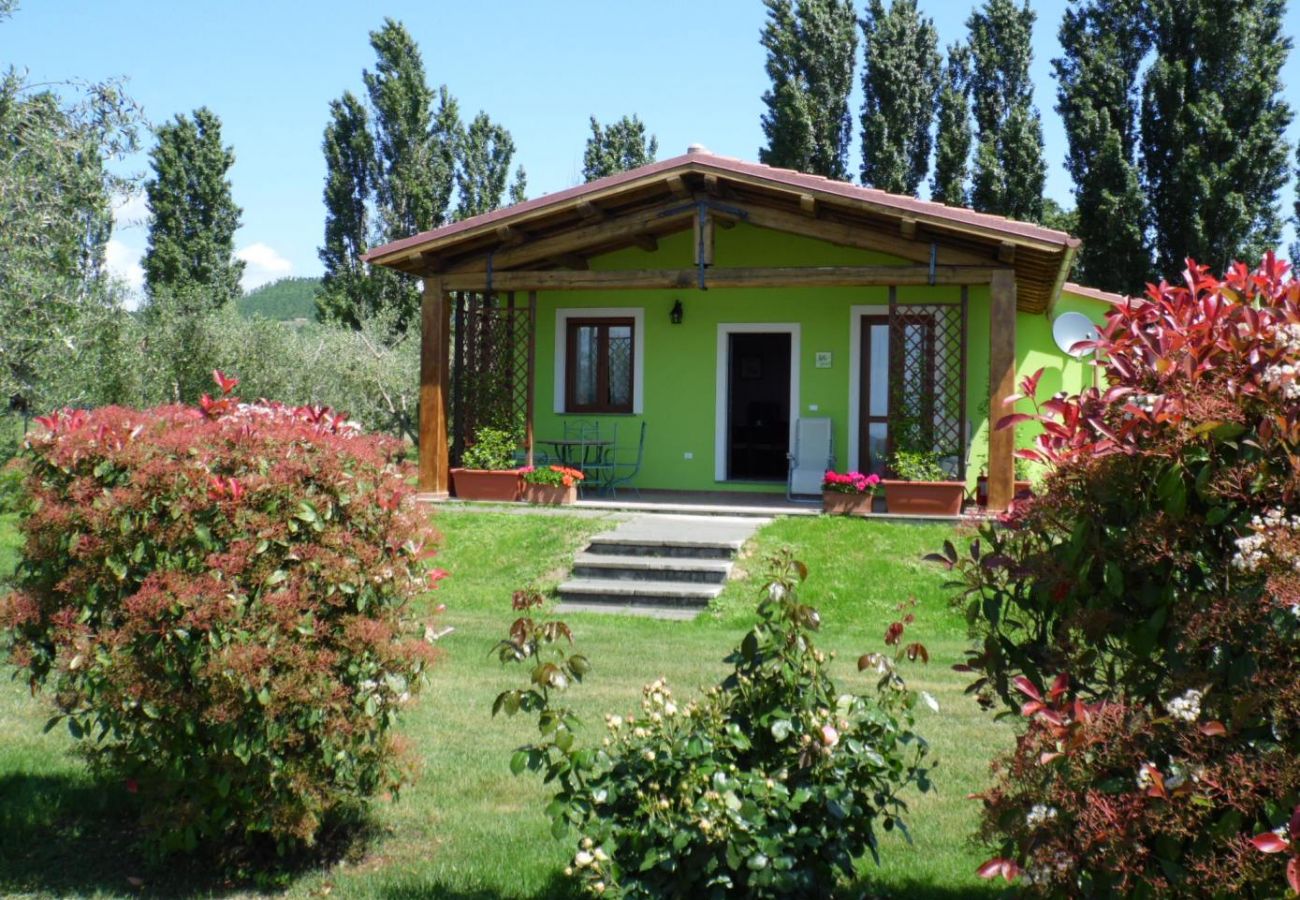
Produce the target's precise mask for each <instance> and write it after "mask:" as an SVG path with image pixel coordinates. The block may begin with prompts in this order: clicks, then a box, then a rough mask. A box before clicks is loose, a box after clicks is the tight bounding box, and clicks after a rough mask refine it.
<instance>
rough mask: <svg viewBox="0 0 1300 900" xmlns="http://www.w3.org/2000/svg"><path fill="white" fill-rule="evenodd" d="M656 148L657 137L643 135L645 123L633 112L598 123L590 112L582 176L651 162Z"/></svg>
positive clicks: (593, 177) (601, 175) (590, 178)
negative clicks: (589, 129) (631, 114)
mask: <svg viewBox="0 0 1300 900" xmlns="http://www.w3.org/2000/svg"><path fill="white" fill-rule="evenodd" d="M658 152H659V140H658V138H656V137H655V136H654V135H653V134H651V135H649V136H647V134H646V127H645V123H644V122H642V121H641V120H640V119H638V118H637V117H636V116H634V115H633V116H624V117H623V118H621V119H619V120H618V121H617V122H611V123H610V124H609V125H601V124H600V122H598V121H596V117H595V116H592V117H591V135H590V136H589V137H588V138H587V147H586V149H585V150H584V151H583V154H582V178H583V180H584V181H595V180H596V179H597V178H604V177H605V176H606V175H613V174H614V173H615V172H626V171H627V170H628V169H635V168H637V167H638V166H644V165H646V164H647V163H652V162H654V161H655V154H657V153H658ZM521 190H522V188H521Z"/></svg>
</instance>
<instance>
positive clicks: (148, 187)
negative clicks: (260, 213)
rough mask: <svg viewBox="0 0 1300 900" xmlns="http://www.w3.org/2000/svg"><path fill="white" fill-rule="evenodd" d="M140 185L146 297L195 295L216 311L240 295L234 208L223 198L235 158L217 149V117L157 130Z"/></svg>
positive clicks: (197, 115)
mask: <svg viewBox="0 0 1300 900" xmlns="http://www.w3.org/2000/svg"><path fill="white" fill-rule="evenodd" d="M155 134H156V136H157V143H156V144H155V145H154V148H153V150H152V151H150V154H149V161H150V165H151V166H152V168H153V175H152V176H151V177H150V178H149V180H148V181H146V182H145V197H146V199H147V200H148V203H149V246H148V248H147V249H146V250H145V255H144V260H143V266H144V281H145V286H146V287H147V288H148V291H149V295H150V296H158V295H161V294H163V293H174V294H175V293H191V292H192V293H194V294H195V295H197V294H199V293H202V294H203V296H205V297H206V298H207V299H208V301H209V302H210V303H213V304H214V305H217V306H224V305H225V304H226V303H228V302H230V301H232V300H235V299H236V298H238V297H239V296H240V293H241V292H240V289H239V278H240V276H241V275H242V274H243V271H244V263H243V261H242V260H239V259H236V258H235V255H234V254H235V231H236V230H237V229H238V228H239V216H240V213H241V210H240V208H239V207H238V206H236V205H235V201H234V199H233V198H232V197H231V195H230V179H229V178H228V177H227V176H228V175H229V172H230V167H231V166H232V165H234V163H235V154H234V152H233V151H232V150H231V149H230V148H229V147H223V146H222V144H221V120H220V119H219V118H217V116H216V114H215V113H213V112H212V111H211V110H210V109H208V108H207V107H201V108H199V109H196V110H195V111H194V112H193V113H192V114H191V115H190V116H189V117H186V116H183V115H178V116H177V117H176V119H175V120H174V121H172V122H168V123H166V124H164V125H161V126H159V127H158V129H157V131H156V132H155Z"/></svg>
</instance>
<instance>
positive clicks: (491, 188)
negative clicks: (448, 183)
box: [456, 112, 515, 219]
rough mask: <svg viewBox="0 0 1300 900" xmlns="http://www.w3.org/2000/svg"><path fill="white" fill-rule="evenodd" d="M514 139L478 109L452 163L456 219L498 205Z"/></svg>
mask: <svg viewBox="0 0 1300 900" xmlns="http://www.w3.org/2000/svg"><path fill="white" fill-rule="evenodd" d="M514 155H515V140H514V138H512V137H511V136H510V132H509V131H507V130H506V129H505V128H503V127H502V126H501V125H499V124H497V123H496V122H493V121H492V119H491V118H489V117H488V114H487V113H485V112H480V113H479V114H478V115H477V116H475V117H474V119H473V121H471V122H470V123H469V127H468V128H466V129H465V133H464V135H463V137H462V139H461V146H460V153H459V159H458V161H457V166H456V194H457V197H458V203H457V206H456V218H457V219H467V218H469V217H470V216H477V215H479V214H480V213H485V212H491V211H492V210H494V209H496V208H497V207H499V206H500V205H501V201H502V200H503V199H504V198H505V196H506V188H507V182H508V181H509V179H510V162H511V160H512V159H513V158H514Z"/></svg>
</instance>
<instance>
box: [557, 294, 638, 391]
mask: <svg viewBox="0 0 1300 900" xmlns="http://www.w3.org/2000/svg"><path fill="white" fill-rule="evenodd" d="M570 319H631V320H632V412H631V415H634V416H639V415H641V414H642V413H643V412H644V409H645V391H644V390H643V388H644V385H645V307H644V306H599V307H597V306H592V307H568V308H564V309H557V310H556V311H555V392H554V393H555V403H554V408H555V412H556V413H558V414H560V415H574V416H578V415H583V416H619V415H628V413H577V412H575V413H570V412H569V410H568V409H567V408H566V404H565V399H566V398H565V396H564V386H565V385H566V384H567V383H568V372H567V368H568V365H569V352H568V349H569V348H568V344H569V320H570Z"/></svg>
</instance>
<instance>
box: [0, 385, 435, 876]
mask: <svg viewBox="0 0 1300 900" xmlns="http://www.w3.org/2000/svg"><path fill="white" fill-rule="evenodd" d="M217 380H218V383H219V384H220V385H221V387H222V390H223V392H224V393H222V394H220V395H219V396H218V399H217V400H215V401H213V400H209V399H208V398H206V397H205V398H204V402H203V403H202V404H200V409H194V408H186V407H179V406H171V407H162V408H158V409H153V410H145V411H136V410H127V409H122V408H118V407H108V408H104V409H100V410H96V411H93V412H90V413H86V412H84V411H81V410H78V411H65V412H64V413H62V414H55V415H53V416H50V417H46V418H43V419H42V420H41V421H40V425H41V431H40V433H38V434H37V435H35V436H34V437H32V438H31V439H30V441H29V444H28V448H29V449H28V450H27V452H26V453H25V454H24V463H25V467H26V472H27V482H26V488H27V490H28V492H29V493H30V494H31V497H32V500H33V502H32V503H31V504H30V505H28V506H27V508H26V509H25V510H24V515H23V519H22V523H21V528H22V531H23V534H24V537H25V543H24V547H23V561H22V563H21V565H20V567H19V570H18V574H17V578H16V590H15V592H14V593H13V594H11V595H9V596H8V597H6V598H5V599H4V601H3V603H0V628H3V629H5V630H6V632H7V636H8V637H9V639H10V640H11V645H10V646H11V658H12V661H13V663H14V664H15V665H16V666H17V668H18V669H19V671H20V672H21V674H22V676H23V677H24V678H25V679H26V680H27V681H28V682H29V684H30V685H31V687H32V688H33V689H37V688H44V689H45V690H46V691H47V692H48V696H49V697H50V699H51V701H52V702H53V704H54V706H55V707H56V710H55V715H54V716H53V718H51V720H50V722H49V723H48V724H47V726H46V727H47V730H48V729H49V728H52V727H54V726H55V725H62V726H65V727H66V728H67V729H68V731H69V732H70V734H71V735H72V737H73V738H74V739H77V740H79V741H81V744H82V748H83V750H84V752H85V753H86V754H87V755H88V756H89V758H90V759H91V760H92V762H93V763H94V764H95V765H96V767H98V768H99V769H101V770H103V771H104V772H105V773H106V774H109V775H111V776H112V777H114V778H115V779H118V780H120V781H121V782H122V783H124V784H125V785H126V788H127V790H128V791H130V792H131V793H133V794H135V795H137V801H138V803H139V808H140V812H141V817H142V824H143V826H144V830H145V834H146V835H147V840H148V842H149V844H150V846H151V848H152V849H153V850H154V851H155V852H157V853H167V852H171V851H177V850H187V851H188V850H194V849H196V848H197V847H198V846H199V845H203V846H205V847H206V848H211V849H214V850H224V849H232V850H242V851H248V850H255V849H257V848H258V846H259V844H262V843H270V844H272V845H273V846H275V847H276V848H277V849H278V850H280V851H287V850H290V849H293V848H298V847H302V846H309V845H311V844H312V843H313V842H314V841H315V839H316V837H317V835H318V834H319V833H320V832H321V831H322V829H323V828H324V827H325V826H326V825H327V824H329V823H331V822H333V821H335V820H337V819H338V817H339V816H340V815H343V814H344V813H346V812H348V811H349V810H351V809H352V808H353V807H355V806H356V805H358V804H360V803H363V802H364V801H365V800H366V799H368V798H370V797H372V796H374V795H375V794H378V793H382V792H386V791H395V790H396V789H397V788H398V786H399V785H401V784H402V783H403V782H404V781H405V780H406V778H407V772H406V770H405V768H404V765H403V762H402V759H401V757H400V754H399V753H398V751H397V748H396V747H395V745H394V743H393V735H392V730H393V726H394V724H395V722H396V720H397V716H398V711H399V709H400V708H401V707H402V706H403V705H404V704H405V703H406V702H407V701H408V700H409V698H410V696H412V695H413V694H414V693H415V692H416V691H417V690H418V689H419V687H420V685H421V682H422V679H423V673H424V671H425V668H426V666H427V665H428V664H429V663H430V662H431V660H432V657H433V650H432V647H431V646H430V644H431V641H432V640H433V639H434V635H433V632H432V631H430V630H429V629H428V627H427V626H426V624H425V623H424V622H421V621H416V620H415V619H414V618H413V617H412V616H411V614H410V611H409V609H408V603H409V602H410V601H411V599H412V598H413V597H415V596H416V595H418V594H420V593H423V592H424V591H425V590H426V589H427V585H428V583H429V580H430V579H429V575H428V573H426V559H427V557H428V556H430V555H432V554H431V552H428V551H426V542H427V541H428V540H429V539H430V535H429V533H428V530H427V524H426V520H425V517H424V515H423V514H422V513H421V512H420V511H419V510H418V509H417V508H416V507H415V506H414V503H413V502H412V492H413V488H412V487H411V486H410V485H409V484H408V481H407V474H408V473H407V472H405V471H404V469H403V468H402V467H401V465H400V462H399V461H400V458H401V455H402V451H403V448H402V445H401V444H400V443H398V442H396V441H394V440H392V439H386V438H376V437H371V436H366V435H363V434H361V433H359V432H358V431H357V430H356V429H355V427H354V426H353V425H351V424H350V423H348V422H346V421H345V420H344V419H342V418H341V417H338V416H336V415H335V414H333V413H332V412H330V411H329V410H323V411H322V410H319V409H296V410H295V409H291V408H288V407H284V406H280V405H274V404H259V405H255V406H248V405H243V404H240V403H239V401H238V398H236V397H234V396H232V395H230V394H229V391H230V390H232V389H233V387H234V382H233V381H231V380H229V379H225V378H224V377H222V376H220V374H219V373H218V375H217ZM91 496H93V497H95V498H96V499H95V502H94V503H90V502H87V498H88V497H91ZM442 574H445V573H441V572H436V571H435V572H434V573H433V575H434V576H436V577H441V575H442ZM436 577H435V578H434V580H435V581H436Z"/></svg>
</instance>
